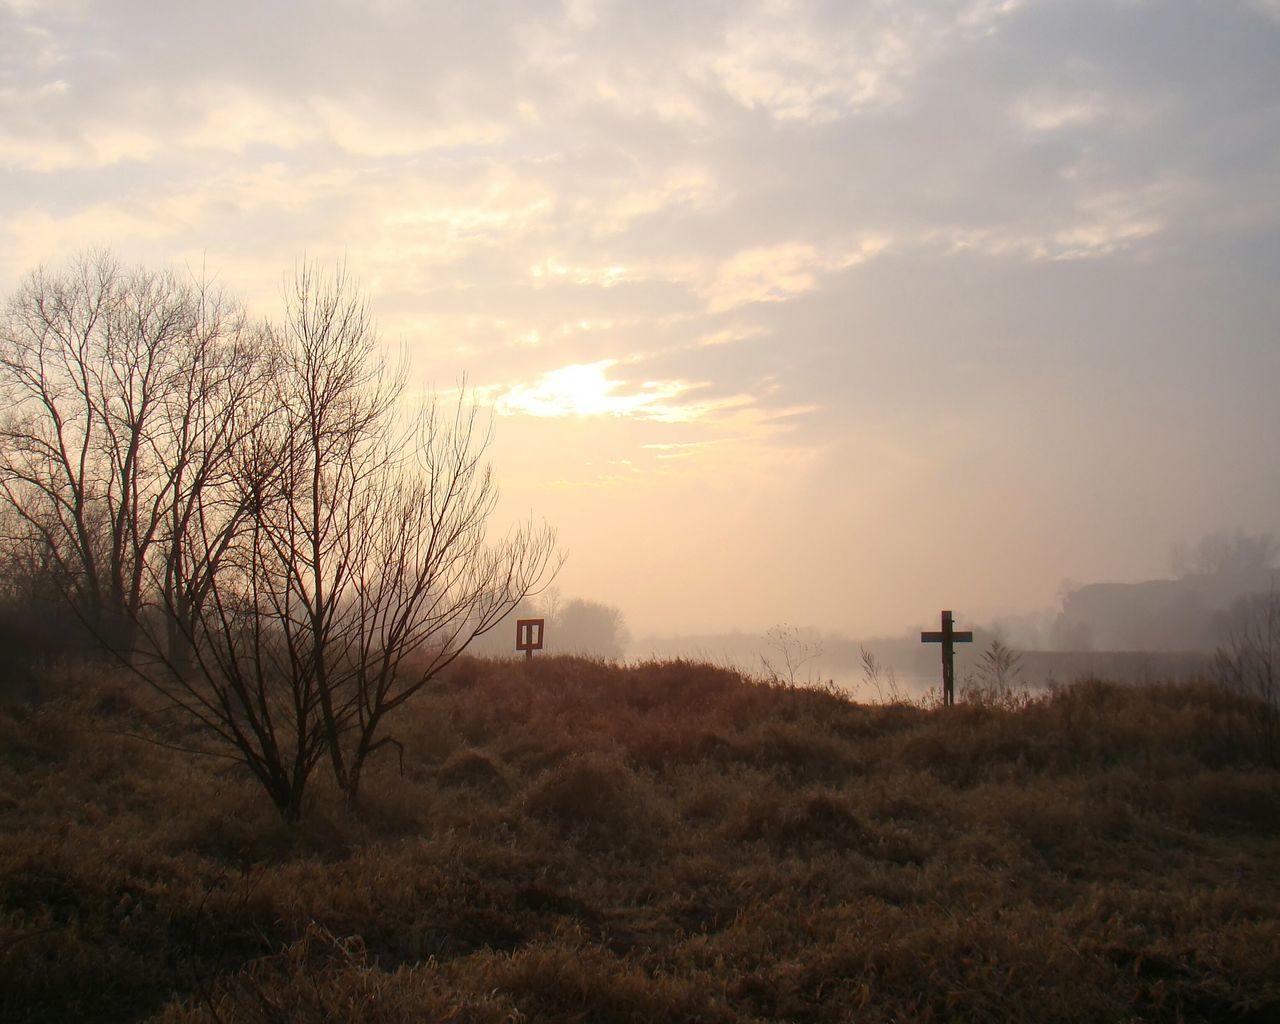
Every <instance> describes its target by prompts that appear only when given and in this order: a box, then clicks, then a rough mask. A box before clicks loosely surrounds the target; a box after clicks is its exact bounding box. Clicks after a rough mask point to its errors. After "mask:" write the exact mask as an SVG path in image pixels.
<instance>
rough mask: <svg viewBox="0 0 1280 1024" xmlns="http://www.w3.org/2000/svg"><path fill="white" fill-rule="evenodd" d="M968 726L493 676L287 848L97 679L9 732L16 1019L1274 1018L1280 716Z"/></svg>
mask: <svg viewBox="0 0 1280 1024" xmlns="http://www.w3.org/2000/svg"><path fill="white" fill-rule="evenodd" d="M971 697H976V699H972V700H971V702H969V703H963V704H961V705H959V706H957V707H955V708H950V709H945V708H929V707H920V706H913V705H898V706H860V705H857V704H854V703H852V702H850V701H849V700H847V699H845V698H844V697H841V696H840V695H838V694H834V693H828V692H823V691H821V690H812V689H801V688H792V687H787V686H781V685H769V684H766V683H762V682H759V681H755V680H751V679H746V678H743V677H742V676H740V675H738V674H737V673H735V672H732V671H729V670H726V669H722V668H715V667H711V666H707V665H699V664H691V663H687V662H668V663H651V664H641V665H637V666H632V667H617V666H612V665H606V664H602V663H599V662H593V661H588V660H581V659H572V658H542V659H537V660H534V661H533V662H531V663H528V664H526V663H523V662H514V663H513V662H493V661H483V660H467V661H463V662H460V663H458V664H457V665H456V666H455V668H454V670H453V671H452V672H451V673H450V674H449V675H448V677H447V678H445V679H442V680H441V681H440V685H439V686H437V687H436V688H435V689H434V690H432V692H430V693H429V694H426V695H424V696H423V698H422V699H421V700H420V701H418V703H417V704H416V705H414V706H413V707H412V708H410V709H409V710H408V711H407V712H406V713H405V715H404V716H402V718H401V719H400V720H399V721H398V722H397V723H396V725H395V726H394V727H393V728H392V732H393V734H394V735H395V736H396V738H397V739H398V740H399V741H400V742H401V743H402V744H403V747H404V753H403V763H402V764H401V763H400V759H399V758H398V757H397V755H396V752H395V751H394V750H390V749H389V750H388V751H386V752H385V753H384V756H383V759H382V760H381V761H380V762H378V763H377V764H376V766H375V767H374V768H373V769H371V770H372V771H373V772H374V774H373V776H372V777H370V778H369V779H368V780H367V788H366V790H365V801H364V803H363V805H362V806H361V807H360V808H359V809H357V810H355V811H348V810H346V809H344V808H343V807H342V805H341V802H340V800H339V799H338V797H337V795H336V794H335V793H334V792H333V791H332V789H331V788H328V787H327V786H326V784H325V783H324V780H323V776H318V777H317V784H316V785H315V786H314V787H313V792H312V795H311V801H310V804H309V806H308V808H307V817H306V819H305V821H304V822H303V824H302V825H300V826H296V827H294V828H289V827H287V826H285V825H283V824H281V823H280V822H279V821H278V820H277V819H276V818H275V817H274V815H273V812H272V810H271V808H270V805H269V804H268V802H267V801H266V799H265V798H264V797H262V796H261V795H260V794H259V792H258V791H257V790H256V789H255V788H254V786H253V784H252V783H251V781H250V780H248V779H247V778H246V777H245V776H244V775H243V773H242V770H241V769H239V768H238V767H236V766H235V765H232V764H229V763H227V762H222V761H217V760H211V759H196V758H192V757H191V756H190V755H188V754H185V753H182V752H179V751H177V750H173V749H169V748H167V747H163V746H159V745H157V744H156V743H154V742H147V741H144V739H141V738H139V737H140V736H144V735H145V736H150V737H152V738H153V739H156V738H158V739H161V740H165V741H169V742H181V741H183V739H184V737H182V736H181V735H179V734H177V733H174V732H172V731H171V728H168V727H167V728H164V729H162V728H160V727H159V726H157V725H156V723H155V720H154V718H153V716H152V715H151V714H150V713H149V707H150V704H149V697H148V695H147V694H146V693H145V692H144V691H140V690H138V689H137V688H136V685H135V684H134V683H132V682H131V681H130V680H129V679H128V678H127V677H125V676H123V675H117V674H113V673H110V672H103V671H96V672H88V671H87V670H86V671H68V672H65V673H62V674H61V675H59V676H58V677H56V678H55V679H54V680H52V681H51V683H50V685H49V687H48V688H47V689H46V692H45V693H44V695H43V699H42V700H40V701H38V702H36V703H29V702H20V701H16V700H14V701H10V702H8V703H7V704H6V705H5V706H4V707H3V709H2V710H0V1019H3V1020H5V1021H15V1022H35V1021H72V1020H80V1021H117V1020H121V1021H124V1020H155V1021H164V1022H169V1024H177V1022H196V1021H201V1022H206V1021H207V1022H217V1021H222V1022H228V1024H230V1022H241V1021H263V1022H265V1021H387V1022H391V1021H403V1020H418V1021H430V1020H449V1021H459V1022H467V1021H475V1022H490V1021H492V1022H498V1021H529V1022H533V1021H584V1022H588V1021H589V1022H622V1021H636V1022H641V1021H644V1022H648V1021H671V1022H682V1021H709V1022H711V1021H717V1022H718V1021H723V1022H729V1021H772V1020H787V1021H844V1020H856V1021H941V1020H966V1021H968V1020H972V1021H1005V1020H1031V1021H1073V1022H1077V1021H1100V1022H1101V1021H1108V1022H1110V1021H1125V1020H1150V1021H1184V1020H1185V1021H1201V1020H1207V1021H1267V1020H1280V871H1278V870H1277V866H1278V865H1280V772H1277V770H1276V769H1275V767H1274V766H1273V764H1272V761H1271V756H1270V755H1271V754H1272V753H1274V752H1273V751H1269V750H1267V749H1266V748H1265V747H1264V746H1263V745H1262V741H1261V739H1260V738H1259V735H1258V732H1257V730H1256V729H1255V728H1254V726H1255V724H1256V721H1257V716H1258V715H1259V714H1260V713H1261V709H1260V707H1259V706H1256V705H1253V704H1250V703H1249V702H1247V701H1244V700H1240V699H1237V698H1235V697H1232V696H1230V695H1227V694H1225V693H1223V692H1222V691H1220V690H1218V689H1216V688H1214V687H1212V686H1210V685H1208V684H1195V683H1179V684H1170V685H1154V686H1145V687H1122V686H1116V685H1111V684H1104V683H1081V684H1076V685H1073V686H1070V687H1068V688H1065V689H1058V690H1054V691H1052V692H1050V693H1048V694H1047V695H1044V696H1042V697H1038V698H1036V699H1034V700H1032V699H1028V698H1022V699H1019V698H1016V697H1010V696H1008V695H1005V696H1003V697H1000V698H998V699H982V695H981V694H977V695H971Z"/></svg>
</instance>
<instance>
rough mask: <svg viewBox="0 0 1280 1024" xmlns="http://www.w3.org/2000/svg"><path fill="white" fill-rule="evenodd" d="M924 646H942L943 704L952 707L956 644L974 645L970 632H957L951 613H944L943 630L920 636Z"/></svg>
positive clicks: (954, 686)
mask: <svg viewBox="0 0 1280 1024" xmlns="http://www.w3.org/2000/svg"><path fill="white" fill-rule="evenodd" d="M920 642H921V643H922V644H942V703H943V704H944V705H945V706H946V707H952V706H953V705H954V704H955V702H956V661H955V656H956V651H955V647H954V645H955V644H971V643H973V633H972V632H971V631H970V630H967V629H966V630H963V631H962V632H956V630H955V620H954V619H953V618H952V616H951V612H950V611H949V610H948V611H944V612H943V613H942V629H940V630H936V629H931V630H926V631H924V632H922V633H921V634H920Z"/></svg>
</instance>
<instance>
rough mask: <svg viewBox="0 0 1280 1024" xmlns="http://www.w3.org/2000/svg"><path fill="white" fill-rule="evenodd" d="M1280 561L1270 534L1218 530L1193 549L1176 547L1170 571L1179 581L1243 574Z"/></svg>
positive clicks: (1184, 546) (1277, 550)
mask: <svg viewBox="0 0 1280 1024" xmlns="http://www.w3.org/2000/svg"><path fill="white" fill-rule="evenodd" d="M1277 558H1280V544H1277V542H1276V539H1275V536H1274V535H1273V534H1270V533H1251V534H1250V533H1244V532H1243V531H1241V530H1235V531H1234V532H1230V533H1229V532H1227V531H1225V530H1217V531H1215V532H1213V533H1206V534H1205V535H1204V536H1203V537H1201V538H1200V540H1199V541H1197V542H1196V543H1195V544H1194V545H1188V544H1185V543H1178V544H1175V545H1174V547H1173V549H1172V551H1170V553H1169V567H1170V568H1171V569H1172V570H1173V574H1174V575H1175V576H1178V577H1182V576H1192V575H1200V574H1206V575H1207V574H1214V573H1245V572H1251V571H1257V570H1260V569H1270V568H1272V567H1274V566H1275V564H1276V561H1277Z"/></svg>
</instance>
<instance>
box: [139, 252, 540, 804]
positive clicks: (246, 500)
mask: <svg viewBox="0 0 1280 1024" xmlns="http://www.w3.org/2000/svg"><path fill="white" fill-rule="evenodd" d="M271 347H272V356H271V365H272V372H271V375H270V377H271V388H270V391H269V392H268V393H267V397H266V399H265V402H266V408H265V409H264V410H263V412H262V414H261V415H251V416H250V417H249V420H250V421H251V422H252V423H253V424H254V426H253V429H252V431H250V432H249V434H248V435H246V436H244V437H242V438H241V439H240V441H239V442H238V444H237V451H238V453H239V454H238V458H236V459H234V460H232V462H231V467H232V468H231V470H230V475H229V476H228V478H227V479H226V480H225V481H224V482H222V483H219V484H218V485H217V486H207V485H206V486H205V487H203V488H201V489H200V491H199V493H198V500H197V501H196V507H195V511H194V512H193V514H192V515H190V516H189V517H188V518H187V519H186V520H185V521H184V527H183V529H184V533H183V535H182V539H181V541H180V546H181V547H182V549H183V550H186V551H193V552H216V557H208V558H206V559H205V561H204V564H203V571H200V572H196V571H193V572H191V573H190V574H189V577H190V578H189V582H188V584H187V586H188V589H190V588H193V587H194V588H195V589H196V590H197V591H198V593H199V595H200V599H199V600H194V601H190V602H189V603H188V605H187V606H186V607H184V608H182V609H179V608H177V607H175V605H174V600H175V598H174V595H173V593H171V592H170V590H167V589H161V590H160V592H159V593H160V598H161V600H163V601H164V603H165V611H166V613H167V614H166V616H165V619H166V621H168V622H171V623H176V624H177V625H178V628H181V629H182V630H183V631H184V637H185V640H186V643H187V645H188V647H189V649H190V651H191V655H192V657H191V665H190V671H183V666H180V665H177V664H175V663H174V662H173V661H172V659H169V661H168V669H169V672H168V675H167V677H166V678H165V680H164V682H163V684H162V685H163V686H164V688H165V689H166V692H168V693H169V694H170V696H171V697H172V698H173V700H174V702H175V704H177V705H179V706H180V707H182V708H183V709H185V710H186V711H187V712H188V713H189V714H190V715H191V716H192V717H194V718H195V719H196V720H197V721H199V722H200V723H201V724H202V725H203V726H205V727H206V728H207V729H208V730H209V731H210V732H211V733H212V734H214V735H216V736H218V737H220V738H221V739H222V740H223V741H224V742H225V744H227V745H228V746H229V747H230V749H231V750H232V751H233V752H234V755H235V756H236V757H238V758H239V759H241V760H243V761H244V762H245V763H246V764H247V765H248V766H249V767H250V769H251V770H252V771H253V772H254V773H255V775H256V776H257V778H258V779H259V781H260V782H261V783H262V784H263V786H264V787H265V788H266V790H267V791H268V793H269V794H270V796H271V798H272V800H273V801H274V802H275V803H276V806H277V807H278V809H279V810H280V811H281V813H282V814H283V815H284V816H285V817H286V818H289V819H296V818H297V817H298V816H299V815H300V814H301V811H302V796H303V793H304V791H305V788H306V784H307V781H308V779H309V777H310V775H311V773H312V771H313V770H314V768H315V767H316V765H317V764H318V763H319V762H320V761H322V760H324V759H326V758H327V760H328V761H329V763H330V766H331V768H332V771H333V773H334V777H335V779H336V781H337V783H338V785H339V786H340V787H341V789H342V790H343V791H344V793H345V794H346V796H347V799H348V800H349V801H352V802H354V801H355V800H356V799H357V797H358V794H359V789H360V782H361V778H362V774H363V771H364V768H365V766H366V764H367V761H368V759H369V757H370V756H371V755H372V754H374V753H375V752H376V751H378V750H379V749H381V748H382V747H384V746H387V745H389V744H391V745H394V744H395V743H396V740H395V739H394V737H392V736H391V735H390V734H389V733H387V732H386V729H385V726H386V721H387V718H388V717H389V716H390V715H391V714H392V713H394V712H395V711H396V710H397V709H399V708H401V707H403V706H404V705H405V704H406V703H407V702H408V701H409V700H410V699H412V698H413V696H414V695H415V694H417V693H419V692H420V691H421V690H422V688H423V687H424V686H426V685H427V683H428V682H429V681H430V680H431V679H432V678H433V677H434V676H435V675H436V674H438V673H439V672H440V671H441V670H442V669H443V668H444V667H445V666H447V665H448V664H449V663H450V662H452V661H453V660H454V659H455V658H456V657H457V656H458V655H459V654H460V653H461V652H462V651H463V650H465V649H466V647H467V646H468V644H469V643H470V642H471V641H472V640H473V639H474V638H475V637H476V636H478V635H480V634H483V633H484V632H486V631H487V630H488V629H490V628H491V627H492V626H493V625H495V624H496V623H497V622H498V621H499V620H501V618H502V617H503V616H504V615H506V614H507V612H508V611H510V609H511V608H512V607H514V606H515V605H516V604H517V603H518V602H519V601H520V600H522V599H523V598H525V597H526V596H528V595H529V594H531V593H534V592H536V590H537V589H538V588H539V586H540V585H541V584H542V583H543V582H545V581H546V580H547V579H549V578H550V577H551V576H553V575H554V573H555V571H556V570H557V568H558V561H557V557H556V553H555V545H554V535H553V533H552V532H551V531H550V530H549V529H547V528H546V527H535V526H533V525H532V524H531V525H529V526H527V527H526V528H524V529H522V530H518V531H516V532H514V533H513V534H511V535H510V536H508V537H507V538H506V539H505V540H503V541H501V542H499V543H497V544H491V543H489V542H488V541H487V538H486V526H487V523H488V520H489V518H490V516H491V514H492V512H493V509H494V504H495V501H496V497H497V492H496V487H495V485H494V482H493V478H492V476H491V474H490V472H489V470H488V468H487V466H486V465H485V463H484V460H483V455H484V452H485V450H486V448H487V446H488V444H489V441H490V434H489V431H488V429H487V428H483V427H482V426H481V422H480V419H479V416H478V413H477V411H476V410H475V409H474V407H472V406H470V405H468V403H467V402H466V400H465V398H464V397H461V396H460V397H459V399H458V401H457V402H456V404H453V405H452V406H444V405H441V404H439V403H435V402H433V403H429V404H428V405H426V406H425V407H423V408H421V409H419V410H418V411H416V412H414V413H406V412H405V411H404V409H403V405H402V402H401V399H402V397H403V385H404V374H403V372H401V371H396V372H389V371H388V370H387V369H386V365H385V362H384V361H383V359H382V356H381V353H380V351H379V349H378V347H377V339H376V335H375V334H374V331H373V328H372V324H371V321H370V318H369V316H368V312H367V309H366V307H365V305H364V303H363V302H362V301H361V300H360V299H359V298H358V296H357V295H356V293H355V289H354V287H353V285H352V283H351V282H350V280H349V279H348V278H347V276H346V275H345V273H344V272H343V271H342V270H341V269H339V270H338V271H337V272H336V273H335V274H334V275H333V276H331V277H326V276H324V275H322V274H320V273H318V272H317V271H316V270H315V268H313V267H310V266H306V265H304V266H303V267H301V268H300V270H299V271H298V274H297V276H296V278H295V280H294V283H293V288H292V290H291V292H290V295H289V298H288V302H287V309H286V317H285V321H284V323H283V324H282V325H281V326H280V327H278V328H276V329H275V330H274V331H273V332H272V335H271ZM232 433H234V431H233V432H232ZM211 509H212V512H211V511H210V510H211ZM175 593H181V591H176V592H175Z"/></svg>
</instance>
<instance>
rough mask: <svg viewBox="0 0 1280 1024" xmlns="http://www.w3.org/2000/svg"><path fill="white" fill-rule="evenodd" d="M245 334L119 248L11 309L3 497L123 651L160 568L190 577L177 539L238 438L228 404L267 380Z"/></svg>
mask: <svg viewBox="0 0 1280 1024" xmlns="http://www.w3.org/2000/svg"><path fill="white" fill-rule="evenodd" d="M246 332H247V326H246V321H245V319H244V316H243V314H242V313H241V312H240V311H239V309H238V308H237V307H236V306H235V305H234V304H233V303H230V302H228V301H226V300H225V299H223V298H222V297H221V296H220V295H217V294H215V293H212V292H210V291H209V290H207V289H204V288H202V287H199V286H196V285H193V284H189V283H185V282H183V281H181V280H179V279H178V278H177V277H175V276H174V275H172V274H165V273H154V272H151V271H147V270H143V269H134V270H125V269H124V268H122V267H121V266H120V265H119V264H118V263H117V262H116V261H115V260H114V259H113V258H112V257H111V256H110V255H108V254H106V253H95V254H91V255H88V256H85V257H82V258H80V259H78V260H76V261H74V262H73V263H72V264H71V265H70V266H69V267H68V268H67V269H66V270H64V271H62V272H61V273H52V272H47V271H45V270H37V271H36V272H34V273H33V274H32V275H31V276H30V277H29V278H28V279H27V280H26V281H25V282H24V284H23V285H22V286H21V287H20V288H19V290H18V291H17V293H16V294H14V295H13V296H12V297H11V298H10V300H9V302H8V304H7V305H6V307H5V309H4V311H3V316H2V317H0V400H2V401H3V404H4V409H5V412H4V415H3V418H2V419H0V498H2V499H3V500H4V501H5V502H6V503H7V504H8V506H9V507H10V508H11V509H12V510H13V511H14V512H15V513H16V515H17V517H18V518H19V519H20V521H21V523H22V532H21V536H15V537H11V538H10V540H11V541H12V542H14V543H18V544H34V545H35V546H36V547H37V548H38V549H39V553H40V558H41V559H42V560H44V561H45V562H46V563H47V572H48V574H49V579H50V580H52V581H53V582H54V583H56V584H57V586H58V587H59V589H60V590H61V592H62V593H63V594H64V595H65V596H66V598H67V599H68V600H69V601H70V602H71V604H72V607H74V608H75V610H76V611H77V613H78V614H79V615H80V616H81V617H82V618H83V620H84V621H85V622H86V623H87V624H88V626H89V627H90V629H91V630H92V631H93V632H94V634H95V635H97V636H98V637H99V638H101V639H102V640H103V641H104V642H105V643H107V644H108V645H110V646H112V647H114V648H115V649H117V650H121V651H127V650H128V649H129V648H130V647H131V646H132V644H133V641H134V637H135V623H136V621H137V619H138V616H139V613H140V611H141V607H142V603H143V597H144V592H145V590H146V589H147V586H148V577H149V576H151V575H155V576H158V577H159V578H161V579H163V580H165V585H166V586H169V587H171V588H174V589H175V590H176V591H178V590H181V588H182V586H183V579H182V573H181V572H180V571H179V567H180V563H181V560H182V557H183V553H182V552H179V551H177V550H175V548H174V540H175V538H176V537H177V536H178V535H179V533H180V532H181V526H180V521H181V520H182V519H183V518H185V517H186V516H188V515H190V514H191V508H192V505H193V502H194V500H195V496H196V495H198V493H199V492H200V489H201V488H202V487H203V486H204V482H205V481H206V480H207V479H209V478H210V477H211V476H213V475H216V473H217V472H219V469H218V467H219V466H220V465H222V464H223V463H225V460H226V459H227V457H228V456H229V454H230V452H231V451H232V449H233V446H234V437H232V436H231V435H230V434H229V432H228V428H227V422H228V420H227V417H228V416H231V417H232V418H234V414H235V411H236V409H237V400H238V398H239V397H240V395H241V394H242V393H243V391H244V390H245V389H246V388H247V387H250V386H251V385H252V382H253V379H254V375H253V373H252V366H253V362H254V355H253V354H254V352H255V347H254V346H253V345H252V344H251V343H250V342H249V340H248V339H247V338H246ZM169 560H172V562H173V564H172V565H171V566H166V564H165V563H166V562H167V561H169ZM175 603H176V602H175Z"/></svg>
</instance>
